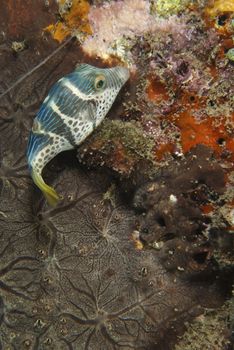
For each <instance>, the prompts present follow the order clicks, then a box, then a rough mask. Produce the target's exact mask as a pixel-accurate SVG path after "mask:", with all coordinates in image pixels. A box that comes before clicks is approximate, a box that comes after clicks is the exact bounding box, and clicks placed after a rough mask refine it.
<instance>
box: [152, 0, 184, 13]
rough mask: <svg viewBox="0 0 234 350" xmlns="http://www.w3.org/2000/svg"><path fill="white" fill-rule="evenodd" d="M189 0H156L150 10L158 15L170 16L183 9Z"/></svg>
mask: <svg viewBox="0 0 234 350" xmlns="http://www.w3.org/2000/svg"><path fill="white" fill-rule="evenodd" d="M190 2H191V1H188V0H156V1H154V2H153V4H152V11H153V12H155V13H156V14H158V15H160V16H170V15H175V14H178V13H179V12H181V11H183V10H184V9H185V8H186V7H187V6H188V5H189V3H190Z"/></svg>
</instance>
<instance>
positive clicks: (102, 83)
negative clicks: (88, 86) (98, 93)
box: [94, 75, 106, 90]
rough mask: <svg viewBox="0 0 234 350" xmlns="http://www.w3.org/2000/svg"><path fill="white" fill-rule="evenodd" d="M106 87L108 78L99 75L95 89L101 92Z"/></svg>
mask: <svg viewBox="0 0 234 350" xmlns="http://www.w3.org/2000/svg"><path fill="white" fill-rule="evenodd" d="M105 85H106V78H105V77H104V75H98V76H97V77H96V79H95V82H94V87H95V89H96V90H101V89H103V88H104V87H105Z"/></svg>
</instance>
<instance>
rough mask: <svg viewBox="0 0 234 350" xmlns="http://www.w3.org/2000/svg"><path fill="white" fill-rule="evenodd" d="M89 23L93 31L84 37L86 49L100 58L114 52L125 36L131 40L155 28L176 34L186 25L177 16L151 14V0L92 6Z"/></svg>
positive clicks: (121, 0)
mask: <svg viewBox="0 0 234 350" xmlns="http://www.w3.org/2000/svg"><path fill="white" fill-rule="evenodd" d="M89 22H90V24H91V27H92V30H93V33H94V34H93V35H92V36H91V37H89V38H87V39H86V40H85V42H84V43H83V49H84V50H85V51H86V52H87V53H88V54H92V55H93V54H94V55H95V54H96V55H98V56H101V57H107V56H108V55H109V54H111V53H113V50H112V45H113V44H115V43H116V41H118V40H121V39H122V38H123V37H124V38H130V39H131V38H134V37H135V36H141V35H144V34H145V33H147V32H156V31H162V32H172V33H174V34H175V35H176V34H177V33H178V34H179V33H181V32H182V31H183V29H184V28H185V24H184V23H183V21H182V20H181V19H179V18H178V17H176V16H171V17H170V19H164V18H160V17H157V16H153V15H151V14H150V2H149V1H147V0H120V1H116V2H110V3H108V4H105V5H103V6H102V7H94V6H93V7H92V8H91V9H90V13H89ZM120 45H121V44H120ZM117 55H118V52H117Z"/></svg>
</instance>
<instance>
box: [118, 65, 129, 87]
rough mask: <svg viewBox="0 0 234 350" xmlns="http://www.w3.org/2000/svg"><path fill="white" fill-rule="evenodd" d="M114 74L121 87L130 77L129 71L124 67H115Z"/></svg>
mask: <svg viewBox="0 0 234 350" xmlns="http://www.w3.org/2000/svg"><path fill="white" fill-rule="evenodd" d="M116 73H117V75H118V77H119V79H120V81H121V83H122V85H124V84H125V83H126V81H127V80H128V79H129V77H130V72H129V69H128V68H126V67H120V66H118V67H116Z"/></svg>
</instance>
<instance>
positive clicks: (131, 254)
mask: <svg viewBox="0 0 234 350" xmlns="http://www.w3.org/2000/svg"><path fill="white" fill-rule="evenodd" d="M172 5H173V6H172ZM232 6H233V5H232V2H231V1H230V0H223V1H219V0H214V1H209V2H206V1H201V2H199V1H197V2H193V3H192V4H191V2H189V4H188V6H187V1H179V0H178V1H175V2H173V4H172V1H170V0H165V1H161V0H160V1H147V0H132V1H130V0H117V1H112V0H111V1H105V0H93V1H85V0H80V1H78V0H77V1H76V0H73V1H66V0H61V1H58V2H57V1H52V0H51V1H45V2H38V0H33V1H28V0H27V1H24V2H22V1H13V0H11V1H8V4H7V6H5V5H4V4H3V3H0V18H1V22H0V23H1V24H0V27H1V31H0V38H1V41H2V42H1V45H0V53H1V55H0V67H1V71H0V72H1V73H0V93H2V92H4V91H5V90H6V89H7V88H8V87H9V86H10V85H11V84H13V83H14V82H15V80H16V79H18V78H20V77H21V76H22V74H24V73H27V72H28V71H29V70H30V69H31V68H33V67H34V66H35V65H36V64H38V63H40V62H41V61H42V60H44V58H45V57H46V56H47V55H48V54H50V53H51V52H53V50H55V49H56V48H57V47H58V41H59V42H61V41H62V40H63V39H64V38H65V37H67V36H69V35H75V36H76V37H77V38H78V39H79V43H77V42H74V41H71V42H70V44H68V45H66V46H64V47H63V48H62V50H60V51H59V52H57V54H56V55H55V56H53V58H52V59H51V60H49V61H47V62H46V64H45V65H44V66H41V67H40V68H39V69H37V70H36V71H34V72H33V74H30V75H29V76H28V77H27V79H25V80H24V81H23V82H21V83H20V84H19V85H18V87H17V88H14V89H11V90H10V91H9V93H8V94H7V95H5V96H4V97H3V98H1V99H0V133H1V138H0V196H1V200H0V243H1V244H0V247H1V251H0V348H3V349H13V348H14V349H24V348H26V349H40V350H41V349H43V350H44V349H61V350H65V349H79V350H83V349H86V350H93V349H97V350H103V349H106V350H109V349H110V350H111V349H116V350H118V349H126V350H129V349H139V350H143V349H145V350H173V349H176V350H180V349H185V350H187V349H191V346H192V348H193V349H196V350H203V349H206V348H207V349H209V347H210V348H211V349H212V350H213V349H215V350H224V349H225V350H230V349H231V347H232V342H233V337H232V329H233V325H234V321H233V296H232V290H233V287H232V284H233V275H234V274H233V271H234V256H233V251H234V238H233V228H234V210H233V203H234V200H233V198H234V190H233V188H234V186H233V185H234V172H233V170H234V167H233V165H234V152H233V151H234V142H233V134H234V129H233V118H234V105H233V86H234V78H233V68H234V67H233V62H232V60H230V58H229V52H232V51H230V50H232V49H233V39H232V35H233V14H232V13H231V11H233V7H232ZM160 9H161V13H160ZM45 28H47V30H45ZM50 34H52V37H54V38H56V41H55V40H53V39H52V38H51V36H50ZM15 43H24V44H25V46H24V49H23V50H21V49H19V48H21V45H20V46H18V44H17V45H16V44H15ZM98 57H99V58H98ZM100 57H101V58H106V61H103V60H102V59H100ZM120 60H121V61H122V64H126V65H128V66H129V68H130V70H131V79H130V82H129V83H128V84H127V85H126V87H125V89H124V90H123V91H122V93H121V95H120V96H119V97H118V98H117V100H116V102H115V103H114V105H113V108H112V110H111V111H110V113H109V114H108V118H107V119H106V121H105V122H104V123H103V124H102V125H101V126H100V128H99V129H98V130H96V131H95V133H93V134H92V136H91V137H90V138H89V139H87V141H86V142H85V143H84V144H82V145H81V146H80V147H79V148H78V150H77V151H74V152H65V153H63V154H61V155H60V156H58V157H57V158H56V159H54V160H53V161H52V162H51V163H50V164H49V165H48V167H47V168H46V169H45V174H44V175H45V178H46V179H47V180H48V182H49V183H50V184H53V185H54V187H55V188H56V190H58V192H59V193H61V194H62V195H63V197H64V200H63V201H62V203H61V204H60V205H59V206H58V207H56V208H53V209H51V208H50V207H48V206H47V205H46V203H45V201H44V199H43V197H42V195H41V193H40V191H38V190H37V189H36V188H35V187H34V186H33V183H32V180H31V179H30V177H29V173H28V170H27V164H26V157H25V152H26V146H27V139H28V134H29V130H30V128H31V125H32V121H33V119H34V116H35V114H36V112H37V111H38V107H39V105H40V104H41V102H42V100H43V99H44V97H45V96H46V95H47V92H48V90H49V88H50V87H51V86H52V85H53V83H54V82H55V81H57V80H58V79H59V78H61V77H62V76H64V75H65V74H66V73H68V72H70V71H71V70H72V69H73V68H74V67H75V65H76V64H77V63H79V62H87V63H90V64H93V65H96V66H100V67H103V66H108V65H114V64H116V62H118V63H119V61H120ZM207 342H209V344H208V343H207ZM191 344H192V345H191Z"/></svg>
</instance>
